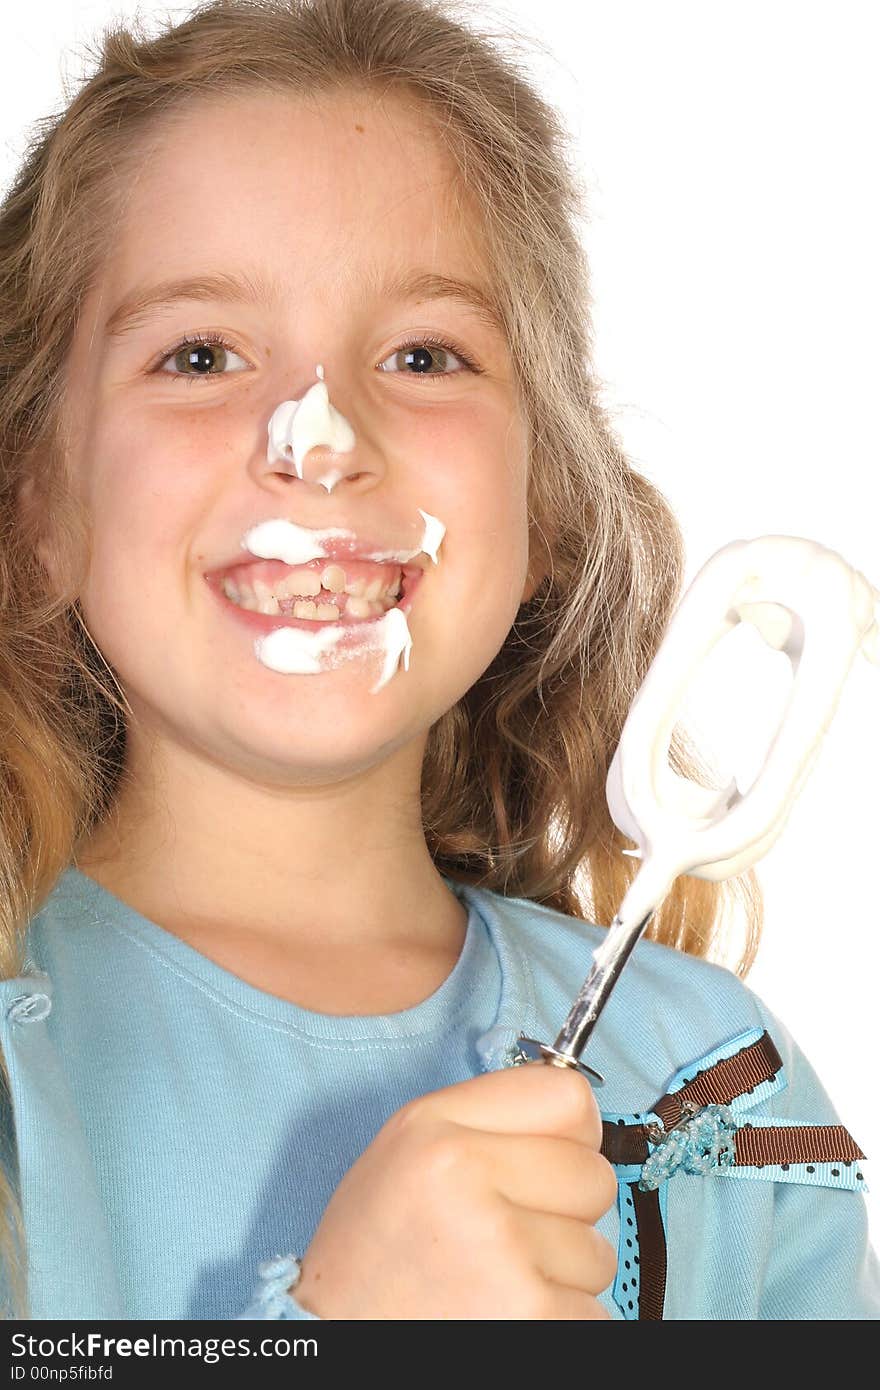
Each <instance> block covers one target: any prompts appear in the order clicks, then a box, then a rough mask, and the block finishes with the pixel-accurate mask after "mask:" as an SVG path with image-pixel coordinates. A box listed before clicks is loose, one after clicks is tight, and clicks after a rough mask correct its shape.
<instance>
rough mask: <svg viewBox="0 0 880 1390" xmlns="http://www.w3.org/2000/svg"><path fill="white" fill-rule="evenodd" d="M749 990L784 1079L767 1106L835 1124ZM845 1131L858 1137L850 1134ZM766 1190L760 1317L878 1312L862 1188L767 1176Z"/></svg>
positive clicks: (823, 1097) (825, 1100)
mask: <svg viewBox="0 0 880 1390" xmlns="http://www.w3.org/2000/svg"><path fill="white" fill-rule="evenodd" d="M753 997H754V998H755V1001H756V1003H757V1005H758V1010H759V1013H760V1014H761V1017H762V1019H763V1022H764V1026H765V1028H766V1029H767V1031H768V1032H769V1034H770V1036H771V1038H772V1039H773V1041H774V1042H775V1044H776V1046H777V1048H778V1050H779V1053H780V1055H781V1057H782V1060H783V1063H784V1066H785V1071H786V1074H787V1076H788V1086H787V1087H786V1089H785V1090H784V1091H782V1092H780V1093H779V1095H778V1096H776V1097H774V1100H773V1109H774V1112H775V1113H776V1114H778V1115H779V1116H780V1118H783V1116H784V1118H786V1119H789V1120H791V1121H795V1122H802V1123H804V1122H805V1123H807V1124H823V1125H824V1124H840V1123H841V1121H840V1117H839V1116H838V1115H837V1113H836V1111H835V1109H834V1107H833V1105H832V1104H831V1101H830V1099H829V1097H828V1095H827V1093H826V1092H825V1090H824V1089H823V1087H822V1084H821V1082H820V1081H819V1078H818V1076H817V1074H816V1072H815V1071H814V1070H813V1068H812V1066H811V1065H810V1063H809V1062H808V1061H807V1059H806V1057H805V1056H804V1054H803V1052H802V1051H801V1050H800V1048H799V1047H798V1045H797V1043H796V1042H795V1041H794V1039H793V1038H792V1036H791V1034H790V1033H789V1032H788V1030H787V1029H786V1028H785V1026H784V1025H783V1024H782V1023H781V1022H780V1021H779V1020H778V1019H777V1018H776V1017H774V1015H773V1014H772V1013H771V1012H770V1011H769V1009H767V1007H766V1006H765V1005H764V1004H763V1002H762V1001H761V1000H759V999H757V997H756V996H753ZM853 1138H854V1139H855V1140H856V1142H857V1143H858V1140H859V1136H858V1133H856V1134H854V1135H853ZM868 1157H871V1155H869V1156H868ZM859 1168H860V1169H861V1164H860V1165H859ZM773 1192H774V1195H773V1204H774V1209H773V1216H774V1220H773V1239H772V1244H771V1249H770V1257H769V1260H768V1263H767V1266H766V1269H765V1271H764V1280H763V1288H762V1294H761V1303H760V1317H761V1318H762V1320H763V1319H768V1320H771V1321H772V1320H776V1321H788V1320H795V1319H798V1320H817V1321H829V1320H866V1319H871V1320H873V1319H877V1318H880V1265H878V1261H877V1256H876V1254H875V1252H874V1250H873V1249H872V1247H871V1244H870V1241H869V1237H868V1211H867V1206H866V1204H865V1198H864V1196H863V1195H862V1193H861V1192H858V1191H856V1192H852V1191H846V1190H843V1189H837V1188H830V1187H817V1186H809V1187H807V1186H804V1185H803V1184H800V1183H775V1184H774V1189H773Z"/></svg>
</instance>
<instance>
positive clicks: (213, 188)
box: [108, 93, 480, 288]
mask: <svg viewBox="0 0 880 1390" xmlns="http://www.w3.org/2000/svg"><path fill="white" fill-rule="evenodd" d="M142 154H143V158H140V159H139V160H138V161H137V167H136V172H135V175H134V177H133V179H132V180H131V182H130V184H129V185H128V187H127V188H126V191H125V195H124V199H123V210H122V217H121V220H120V223H119V227H118V232H117V236H116V239H115V242H114V246H113V250H112V253H111V260H110V262H109V266H108V269H109V271H110V274H111V277H112V279H113V280H114V281H116V282H121V281H123V280H124V281H126V282H127V281H130V280H131V279H135V278H138V277H140V278H142V274H143V269H144V266H145V265H147V266H149V267H150V269H151V271H157V270H158V269H159V263H160V264H161V272H162V275H163V276H173V275H175V274H185V273H187V271H189V270H192V269H195V268H200V267H202V266H204V265H205V264H211V265H222V264H223V263H224V261H235V262H236V263H241V262H242V260H243V259H250V260H252V261H254V260H261V261H263V262H266V263H269V264H271V265H273V267H274V268H275V269H276V270H278V271H279V272H280V273H282V274H286V275H287V276H288V277H289V278H290V279H291V280H292V281H296V282H299V283H300V284H302V283H303V282H304V281H307V280H309V279H310V278H314V279H316V280H317V281H318V282H319V283H320V277H332V278H333V279H336V280H338V279H339V278H340V277H342V276H344V274H345V273H346V271H347V270H351V271H352V272H354V271H355V270H356V269H357V267H358V266H359V264H361V263H364V264H365V263H367V262H369V263H370V264H371V265H375V264H377V263H382V262H383V261H384V262H394V263H399V264H405V263H408V262H414V261H418V262H419V263H420V264H426V263H427V264H429V265H430V264H434V265H435V266H436V268H437V269H438V270H439V269H445V270H446V272H447V273H450V274H454V273H456V272H461V271H465V270H468V271H471V272H473V271H474V270H475V269H476V268H477V267H478V265H479V263H480V253H479V244H480V237H479V216H478V213H477V209H476V206H475V205H474V204H473V202H472V200H471V197H470V195H469V193H468V191H467V190H466V189H465V188H464V186H463V184H462V182H461V179H460V177H459V175H458V172H457V169H456V167H455V164H454V161H453V160H452V157H451V155H450V154H449V152H448V151H447V150H446V149H445V147H444V146H443V144H442V142H441V141H440V139H439V137H437V136H436V135H435V134H434V132H433V131H432V129H431V127H430V124H429V123H428V122H427V120H426V119H425V118H424V116H423V114H422V113H421V112H420V111H419V109H418V108H417V107H416V106H415V105H414V103H413V102H412V101H407V100H406V99H404V98H403V97H399V96H397V95H392V96H388V95H386V96H385V97H384V98H382V99H380V98H378V97H375V96H371V95H359V94H345V95H338V94H337V95H334V96H332V97H322V98H320V99H319V98H311V99H309V100H304V99H301V98H298V97H297V98H291V97H289V96H286V95H275V94H270V93H259V94H256V95H250V94H249V95H247V96H241V97H236V98H234V99H221V100H218V99H211V100H205V99H199V100H198V101H194V102H191V103H188V104H187V105H186V106H185V107H183V108H181V109H180V110H177V111H174V112H172V113H170V114H169V115H167V116H165V117H163V118H162V119H161V121H160V122H159V123H158V124H157V125H156V127H155V128H154V129H153V130H152V131H151V133H150V135H149V137H147V138H146V140H145V145H144V149H143V151H142ZM118 287H119V288H122V285H121V284H119V286H118Z"/></svg>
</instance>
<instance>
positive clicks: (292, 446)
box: [266, 363, 355, 492]
mask: <svg viewBox="0 0 880 1390" xmlns="http://www.w3.org/2000/svg"><path fill="white" fill-rule="evenodd" d="M315 372H316V374H317V376H318V380H317V381H316V382H315V384H314V385H313V386H310V387H309V389H308V391H306V393H305V395H304V396H302V397H301V398H300V399H299V400H298V401H282V402H281V404H280V405H279V406H277V407H276V409H275V410H274V411H273V412H272V417H271V419H270V420H269V444H268V448H267V451H266V459H267V462H268V463H286V462H288V461H289V460H290V459H291V458H292V459H293V465H294V468H295V469H296V475H297V477H298V478H301V477H302V476H303V471H302V466H303V459H304V458H305V457H306V454H307V453H308V452H309V450H310V449H314V448H315V447H316V446H317V445H319V444H324V445H326V447H327V448H328V449H332V450H333V452H334V453H336V454H349V453H351V451H352V449H353V448H354V446H355V437H354V430H353V429H352V427H351V425H350V424H349V423H348V421H347V420H346V418H345V416H344V415H343V414H341V412H340V411H338V410H337V409H336V407H335V406H333V405H331V404H330V394H329V392H328V390H327V385H326V382H325V381H324V368H323V367H322V366H321V364H320V363H319V364H318V365H317V367H316V368H315ZM342 477H344V471H343V470H342V469H339V468H330V469H328V471H327V472H326V473H324V474H323V475H322V476H321V477H320V478H317V479H316V480H315V481H316V482H318V483H320V484H321V486H322V487H323V488H326V489H327V491H328V492H332V491H333V489H334V487H335V486H336V484H337V483H338V482H339V480H340V478H342Z"/></svg>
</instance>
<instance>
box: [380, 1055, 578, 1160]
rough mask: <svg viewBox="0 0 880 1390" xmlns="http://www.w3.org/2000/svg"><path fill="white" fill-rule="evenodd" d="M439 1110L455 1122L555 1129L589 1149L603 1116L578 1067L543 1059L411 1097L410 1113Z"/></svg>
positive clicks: (515, 1129) (498, 1128)
mask: <svg viewBox="0 0 880 1390" xmlns="http://www.w3.org/2000/svg"><path fill="white" fill-rule="evenodd" d="M426 1107H427V1108H428V1109H427V1111H426V1113H431V1114H439V1115H442V1116H443V1117H444V1118H446V1119H449V1120H452V1121H453V1122H454V1123H455V1124H460V1125H467V1126H468V1127H469V1128H471V1129H479V1130H484V1131H495V1132H496V1133H499V1134H518V1133H529V1134H559V1135H565V1136H567V1137H568V1138H570V1139H577V1140H579V1141H580V1142H581V1143H582V1144H586V1145H589V1147H590V1148H593V1149H598V1148H600V1146H601V1143H602V1117H601V1115H600V1114H599V1107H598V1105H597V1104H596V1098H595V1096H594V1095H593V1091H592V1087H591V1086H590V1083H589V1082H588V1081H587V1079H586V1077H584V1076H583V1075H582V1074H581V1073H580V1072H576V1071H574V1070H572V1069H571V1068H569V1067H564V1066H551V1065H548V1064H547V1063H546V1062H525V1063H523V1064H521V1065H519V1066H515V1067H505V1068H503V1069H502V1070H501V1071H497V1072H489V1073H486V1074H485V1075H482V1076H476V1077H471V1078H470V1079H469V1080H467V1081H459V1082H456V1083H455V1085H454V1086H446V1087H444V1088H443V1089H442V1090H439V1091H433V1092H430V1093H429V1094H428V1095H426V1096H421V1097H419V1098H417V1099H416V1100H414V1101H412V1102H410V1104H409V1106H407V1107H406V1108H407V1109H410V1110H413V1111H414V1112H418V1111H423V1112H424V1111H425V1108H426Z"/></svg>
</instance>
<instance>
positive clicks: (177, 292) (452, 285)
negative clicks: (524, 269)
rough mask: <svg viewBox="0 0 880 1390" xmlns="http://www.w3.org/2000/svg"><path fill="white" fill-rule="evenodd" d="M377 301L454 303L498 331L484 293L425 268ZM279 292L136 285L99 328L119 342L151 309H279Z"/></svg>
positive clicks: (250, 279)
mask: <svg viewBox="0 0 880 1390" xmlns="http://www.w3.org/2000/svg"><path fill="white" fill-rule="evenodd" d="M373 287H374V288H375V289H376V292H377V294H378V295H379V297H387V298H389V299H396V300H402V299H419V300H433V299H456V300H458V301H459V302H460V303H463V304H465V305H466V306H467V307H468V308H469V309H471V310H472V311H473V312H474V313H475V314H476V316H477V318H478V319H479V320H480V322H481V323H483V324H484V325H485V326H486V327H487V328H490V329H493V330H494V331H495V332H503V331H504V330H503V326H502V322H501V316H500V313H499V311H498V308H497V306H496V304H495V302H494V300H493V299H492V297H491V295H490V294H489V293H488V291H486V290H484V289H483V288H481V286H479V285H475V284H471V283H470V282H469V281H467V280H458V279H455V278H454V277H453V276H449V275H437V274H435V273H433V272H432V271H427V270H412V271H406V272H404V273H402V274H398V275H395V276H394V277H393V278H391V279H390V280H387V281H385V282H384V283H383V284H375V282H374V285H373ZM284 298H285V296H284V293H283V291H282V289H281V286H280V285H279V284H278V282H277V281H276V280H273V279H269V278H267V277H265V276H262V275H258V274H248V273H241V274H238V275H233V274H227V273H222V272H221V273H217V274H209V275H195V276H189V277H186V278H183V279H176V280H162V281H159V282H157V283H156V284H152V285H142V286H139V287H137V288H135V289H134V290H132V291H131V292H130V293H129V294H127V295H126V296H125V298H124V299H122V300H121V301H120V303H119V304H117V306H116V308H115V309H114V310H113V312H112V314H110V316H109V318H108V319H107V322H106V324H105V325H104V332H105V334H106V335H107V337H109V338H122V337H124V335H125V334H126V333H131V332H134V331H135V330H136V329H137V328H140V327H141V326H142V325H143V323H144V321H145V320H146V319H147V318H149V316H150V315H151V314H152V313H154V312H155V311H156V310H157V309H161V308H165V307H168V306H170V305H172V304H176V303H178V302H180V301H181V300H200V301H203V302H205V301H212V300H221V299H222V300H225V301H226V302H227V303H231V304H257V303H259V302H260V301H263V302H265V303H268V304H271V305H273V306H275V307H276V308H280V307H281V306H282V304H283V303H284Z"/></svg>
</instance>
